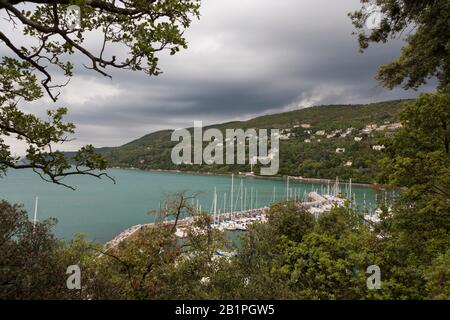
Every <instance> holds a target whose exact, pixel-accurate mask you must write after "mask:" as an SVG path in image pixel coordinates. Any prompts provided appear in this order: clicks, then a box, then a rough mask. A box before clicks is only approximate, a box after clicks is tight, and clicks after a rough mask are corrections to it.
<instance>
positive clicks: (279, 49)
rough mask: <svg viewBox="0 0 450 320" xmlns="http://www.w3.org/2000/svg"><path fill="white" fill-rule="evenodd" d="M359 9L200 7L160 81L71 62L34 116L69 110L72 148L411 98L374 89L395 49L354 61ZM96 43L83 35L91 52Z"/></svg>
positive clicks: (377, 49)
mask: <svg viewBox="0 0 450 320" xmlns="http://www.w3.org/2000/svg"><path fill="white" fill-rule="evenodd" d="M359 8H360V4H359V1H358V0H342V1H329V0H304V1H298V0H283V1H270V2H269V1H267V2H266V1H264V2H262V1H260V0H245V1H242V0H214V1H204V2H203V8H202V18H201V19H200V21H194V22H193V24H192V27H191V28H190V29H189V30H187V32H186V36H187V39H188V41H189V48H188V49H187V50H184V51H182V52H180V53H179V54H177V55H175V56H170V57H169V56H168V55H167V54H163V55H162V56H161V59H160V66H161V69H162V70H163V72H164V73H163V74H162V75H160V76H158V77H148V76H146V75H143V74H140V73H136V72H126V71H123V70H110V73H111V75H112V76H113V79H112V80H109V79H108V78H104V77H102V76H100V75H97V74H95V73H93V72H92V71H89V70H86V69H84V68H83V67H82V66H81V62H85V59H84V58H83V57H81V56H79V55H78V56H74V59H75V62H76V66H77V67H76V70H75V75H76V77H75V79H74V81H73V83H71V84H70V85H69V86H68V87H67V88H66V89H64V91H63V94H62V95H61V97H62V98H61V100H60V101H58V103H56V104H54V103H50V102H48V101H47V102H40V103H39V108H41V109H44V108H50V107H56V106H58V105H61V104H64V105H67V106H69V107H70V114H69V116H68V119H69V120H71V121H74V122H75V123H76V124H77V127H78V131H77V145H78V144H83V143H93V144H94V145H97V146H114V145H119V144H122V143H126V142H128V141H129V140H131V139H134V138H138V137H140V136H142V135H144V134H147V133H149V132H151V131H156V130H160V129H164V128H178V127H184V126H192V124H193V121H194V120H203V121H204V123H205V124H211V123H215V122H227V121H232V120H243V119H247V118H250V117H253V116H257V115H261V114H266V113H274V112H282V111H284V110H289V109H293V108H300V107H307V106H310V105H319V104H339V103H368V102H374V101H381V100H388V99H398V98H411V97H414V96H416V95H417V93H416V92H406V91H403V90H401V89H396V90H393V91H389V90H386V89H384V88H382V87H380V85H379V84H378V83H377V82H376V81H375V80H374V75H375V73H376V70H377V68H378V67H379V66H380V65H381V64H384V63H387V62H389V61H391V60H392V59H394V58H395V57H396V56H397V55H398V54H399V50H400V48H401V46H402V41H401V40H400V39H398V40H395V41H393V42H390V43H388V44H386V45H376V46H373V47H371V48H370V49H369V50H368V51H367V52H366V53H364V54H361V53H359V52H358V48H357V39H356V37H355V36H353V35H352V34H351V33H352V31H353V27H352V25H351V22H350V19H349V18H348V17H347V13H348V12H350V11H353V10H356V9H359ZM99 40H100V38H99V37H98V35H95V34H94V35H91V36H90V37H89V45H90V46H94V45H96V44H97V43H98V42H99ZM1 52H3V49H2V51H1ZM114 52H115V53H118V52H120V49H118V48H114ZM77 79H78V80H77ZM86 83H89V85H86ZM91 84H92V85H91ZM431 88H432V86H431V85H430V86H427V87H424V88H423V90H431ZM95 91H97V92H95ZM24 107H25V108H26V109H27V110H33V111H34V112H35V111H37V110H38V109H37V106H36V105H27V106H24ZM70 147H71V146H69V147H68V148H70Z"/></svg>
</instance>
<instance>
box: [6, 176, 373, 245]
mask: <svg viewBox="0 0 450 320" xmlns="http://www.w3.org/2000/svg"><path fill="white" fill-rule="evenodd" d="M109 173H110V175H111V176H113V177H115V179H116V182H117V183H116V184H113V183H112V182H111V181H110V180H108V179H103V180H98V179H96V178H93V177H87V176H79V177H75V176H73V177H70V178H68V179H66V180H64V182H65V183H67V184H70V185H72V186H75V187H76V188H77V190H75V191H72V190H70V189H67V188H64V187H62V186H57V185H53V184H51V183H47V182H45V181H43V180H41V179H40V178H39V176H37V175H36V174H35V173H33V172H31V171H17V170H16V171H14V170H11V171H9V172H8V175H7V176H6V177H4V178H0V199H6V200H8V201H9V202H11V203H21V204H23V205H24V207H25V209H26V210H27V211H28V213H29V216H30V218H32V215H33V213H34V202H35V198H36V196H38V197H39V206H38V220H43V219H46V218H48V217H54V218H57V219H58V224H57V225H56V226H55V229H54V232H55V234H56V235H57V236H58V237H60V238H65V239H71V238H72V237H73V235H74V234H75V233H79V232H82V233H85V234H86V236H87V238H88V239H90V240H94V241H99V242H106V241H108V240H110V239H111V238H113V237H114V236H115V235H117V234H118V233H120V232H121V231H123V230H124V229H126V228H128V227H130V226H133V225H136V224H142V223H149V222H153V221H154V219H155V216H154V215H152V214H148V212H149V211H151V210H153V209H158V208H159V205H160V202H162V203H164V200H165V199H166V198H167V196H169V195H170V194H173V193H175V192H183V191H185V192H187V193H188V194H190V193H194V192H195V193H199V195H198V199H199V204H200V205H201V206H202V209H203V210H206V211H209V210H210V209H211V205H212V198H213V196H212V195H213V192H214V187H216V188H217V193H218V209H221V208H223V207H224V206H223V195H224V193H225V192H226V193H227V209H228V210H229V208H230V189H231V177H228V176H209V175H192V174H183V173H168V172H145V171H133V170H120V169H111V170H109ZM242 180H243V185H244V189H245V188H246V189H247V207H249V206H250V198H251V196H250V194H251V188H253V190H254V196H253V201H254V204H253V205H254V206H256V205H257V206H258V207H261V206H265V205H268V204H270V203H271V202H272V201H273V189H274V187H275V196H276V200H282V199H285V198H286V182H285V181H281V180H263V179H252V178H242ZM240 181H241V177H235V179H234V191H235V193H234V200H235V206H237V209H240V205H241V204H240V200H237V201H236V199H240V198H239V190H240V183H241V182H240ZM290 187H291V188H293V189H295V190H297V191H298V194H301V195H303V194H304V192H305V191H306V192H310V191H312V190H318V191H319V192H320V191H321V189H322V190H324V191H325V190H326V186H325V185H320V184H308V183H296V182H292V181H291V182H290ZM256 190H258V203H257V204H256V203H255V202H256V201H255V198H256V196H255V194H256ZM353 192H354V193H355V194H356V200H357V203H360V204H362V203H363V201H364V200H363V199H364V194H365V197H366V203H367V204H368V205H369V204H374V203H375V193H374V192H373V191H372V190H371V189H368V188H362V187H354V188H353Z"/></svg>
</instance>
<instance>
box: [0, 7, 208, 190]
mask: <svg viewBox="0 0 450 320" xmlns="http://www.w3.org/2000/svg"><path fill="white" fill-rule="evenodd" d="M23 3H25V6H22V4H23ZM74 4H76V5H78V6H79V7H80V8H81V21H80V24H79V25H75V26H72V25H71V24H70V23H68V18H67V13H68V8H69V6H70V5H74ZM0 10H1V11H0V12H3V13H4V14H5V15H6V17H7V21H8V22H9V23H10V26H11V27H14V28H16V29H23V34H24V36H25V37H26V39H27V41H26V43H27V45H19V41H16V42H17V43H15V41H14V40H13V39H14V35H10V34H8V32H7V31H6V30H2V31H0V40H1V41H2V42H3V43H4V44H5V46H6V47H7V48H8V49H9V50H10V52H11V56H7V57H3V59H2V61H1V62H0V86H1V87H0V175H1V174H4V173H5V172H6V170H7V169H10V168H12V169H32V170H34V171H35V172H37V173H38V174H39V175H40V176H41V177H42V178H44V179H45V180H48V181H51V182H53V183H57V184H62V185H65V184H64V183H63V182H61V180H62V179H63V178H64V177H66V176H68V175H75V174H82V175H91V176H95V177H99V178H100V177H102V176H105V175H106V173H104V172H103V173H99V172H98V171H97V170H104V169H105V168H106V162H105V161H104V159H103V158H102V157H100V156H99V155H96V154H95V152H94V148H93V147H92V146H91V145H88V146H85V147H83V148H81V149H80V150H79V151H78V152H77V153H76V154H75V156H73V157H71V158H67V157H66V156H65V154H64V153H62V152H59V151H57V150H56V148H57V147H58V145H60V144H63V143H65V142H67V141H69V140H70V138H69V137H70V135H71V134H73V133H74V130H75V126H74V124H72V123H64V122H63V116H64V115H65V114H66V112H67V109H66V108H59V109H57V110H52V111H48V112H47V115H48V120H47V121H45V120H42V119H40V118H38V117H37V116H35V115H33V114H26V113H25V112H23V111H21V110H20V108H19V101H20V100H21V99H22V100H25V101H35V100H38V99H39V98H41V97H42V96H43V94H44V91H45V93H46V94H47V95H48V96H49V97H50V98H51V99H53V101H56V100H57V98H58V95H59V92H58V88H60V87H61V86H64V85H65V83H59V84H55V83H53V77H52V74H51V71H50V70H53V69H59V70H60V71H61V72H62V74H63V75H64V76H65V77H67V78H70V77H71V76H72V75H73V67H74V66H73V63H72V62H71V61H70V56H71V55H73V54H75V53H78V54H81V55H82V56H83V57H84V58H86V59H87V60H88V61H89V65H85V67H86V68H87V69H90V70H93V71H95V72H98V73H100V74H101V75H103V76H107V77H110V75H109V70H111V69H125V70H132V71H142V72H145V73H146V74H148V75H150V76H155V75H158V74H160V73H161V70H160V69H159V68H158V56H157V55H158V53H159V52H162V51H168V52H169V53H170V54H175V53H176V52H178V51H179V50H180V49H182V48H186V47H187V43H186V39H185V38H184V36H183V32H184V29H186V28H188V27H189V25H190V23H191V20H192V18H193V17H198V16H199V1H197V0H145V1H142V0H125V1H119V2H117V1H113V0H80V1H72V0H57V1H53V0H37V1H35V0H30V1H17V0H0ZM15 32H17V31H15ZM90 33H94V34H96V35H97V36H101V37H102V40H101V41H100V42H99V48H97V50H96V49H91V48H89V47H88V46H87V45H86V36H87V35H88V34H90ZM111 45H114V46H115V48H120V50H122V51H121V52H120V53H111V54H109V55H108V51H109V49H110V47H111ZM5 136H14V137H16V138H17V139H19V140H21V141H23V142H25V143H26V145H27V154H26V159H25V161H20V158H18V157H16V156H14V155H13V153H12V151H11V147H10V145H8V144H7V143H6V141H5V139H4V137H5ZM66 186H67V185H66Z"/></svg>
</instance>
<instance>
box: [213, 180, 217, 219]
mask: <svg viewBox="0 0 450 320" xmlns="http://www.w3.org/2000/svg"><path fill="white" fill-rule="evenodd" d="M216 214H217V188H216V187H214V223H213V224H214V225H215V224H216Z"/></svg>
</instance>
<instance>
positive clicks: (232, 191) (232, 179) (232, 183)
mask: <svg viewBox="0 0 450 320" xmlns="http://www.w3.org/2000/svg"><path fill="white" fill-rule="evenodd" d="M233 194H234V173H233V174H231V196H230V212H231V213H233Z"/></svg>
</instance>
